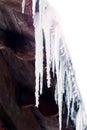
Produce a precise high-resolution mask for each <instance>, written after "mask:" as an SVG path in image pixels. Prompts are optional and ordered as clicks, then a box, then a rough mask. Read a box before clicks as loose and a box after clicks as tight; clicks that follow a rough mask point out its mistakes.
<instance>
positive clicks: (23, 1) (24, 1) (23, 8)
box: [22, 0, 26, 14]
mask: <svg viewBox="0 0 87 130" xmlns="http://www.w3.org/2000/svg"><path fill="white" fill-rule="evenodd" d="M25 3H26V0H22V13H23V14H24V10H25Z"/></svg>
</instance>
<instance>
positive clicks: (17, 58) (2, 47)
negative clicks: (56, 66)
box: [0, 0, 74, 130]
mask: <svg viewBox="0 0 87 130" xmlns="http://www.w3.org/2000/svg"><path fill="white" fill-rule="evenodd" d="M26 1H27V2H26V9H25V14H22V13H21V0H11V1H10V0H1V1H0V111H1V112H2V113H3V114H0V118H1V119H3V120H6V122H7V124H8V122H10V124H9V126H6V127H8V129H9V130H58V127H59V123H58V107H57V105H56V104H55V101H54V89H55V87H54V81H53V79H52V82H51V88H50V89H48V88H47V85H46V71H45V69H44V81H43V84H44V90H43V95H42V96H41V97H40V105H39V108H38V109H37V108H36V107H35V95H34V92H35V40H34V27H33V22H32V14H31V6H30V5H31V1H28V0H26ZM66 116H67V109H66V107H64V106H63V125H62V126H63V128H62V130H74V128H73V125H72V122H71V121H69V126H68V127H67V128H66V118H67V117H66ZM3 120H2V121H3ZM8 120H9V121H8ZM6 122H5V124H6Z"/></svg>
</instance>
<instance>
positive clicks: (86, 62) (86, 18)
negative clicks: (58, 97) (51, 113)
mask: <svg viewBox="0 0 87 130" xmlns="http://www.w3.org/2000/svg"><path fill="white" fill-rule="evenodd" d="M50 2H51V3H52V6H54V7H55V8H56V10H57V11H58V14H59V15H60V17H61V22H62V29H63V32H64V36H65V41H66V43H67V46H68V48H69V51H70V55H71V58H72V62H73V66H74V69H75V73H76V80H77V84H78V87H79V89H80V92H81V96H82V99H83V102H84V105H85V108H86V113H87V100H86V98H87V0H50Z"/></svg>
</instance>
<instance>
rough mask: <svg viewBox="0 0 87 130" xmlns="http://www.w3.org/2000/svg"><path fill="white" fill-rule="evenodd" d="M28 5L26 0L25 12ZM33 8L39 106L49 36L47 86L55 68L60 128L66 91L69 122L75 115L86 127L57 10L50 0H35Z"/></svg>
mask: <svg viewBox="0 0 87 130" xmlns="http://www.w3.org/2000/svg"><path fill="white" fill-rule="evenodd" d="M24 8H25V0H23V1H22V12H23V13H24ZM36 8H38V9H36ZM32 10H33V23H34V27H35V41H36V43H35V45H36V52H35V53H36V55H35V56H36V60H35V76H36V86H35V97H36V106H37V107H38V105H39V96H40V95H41V94H42V90H43V55H44V54H43V46H44V45H43V39H44V38H45V48H46V69H47V86H48V88H50V84H51V83H50V82H51V81H50V79H51V76H50V70H51V69H52V72H53V75H54V78H55V77H56V84H55V95H54V97H55V102H56V103H57V104H58V108H59V130H61V129H62V103H63V95H64V94H65V101H66V105H67V110H68V114H67V122H66V123H67V125H68V122H69V119H70V118H71V120H72V121H73V122H74V126H75V128H76V130H86V129H87V118H86V113H85V110H84V105H83V102H82V99H81V96H80V93H79V90H78V87H77V84H76V80H75V74H74V70H73V67H72V63H71V58H70V55H69V51H68V49H67V47H66V44H65V41H64V36H63V33H62V30H61V27H60V24H59V20H58V17H57V15H56V12H55V11H54V10H53V8H52V7H51V6H50V4H49V3H48V1H47V0H32ZM43 34H44V38H43Z"/></svg>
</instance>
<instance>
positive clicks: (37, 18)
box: [33, 0, 43, 107]
mask: <svg viewBox="0 0 87 130" xmlns="http://www.w3.org/2000/svg"><path fill="white" fill-rule="evenodd" d="M34 2H35V1H33V6H36V5H35V3H34ZM41 5H42V4H41V0H40V1H39V12H38V13H36V12H33V14H34V15H33V18H34V27H35V40H36V47H35V51H36V52H35V53H36V55H35V58H36V61H35V76H36V86H35V97H36V106H37V107H38V105H39V94H42V87H43V34H42V12H41V8H42V7H41ZM34 8H35V7H33V11H35V9H34ZM39 87H40V90H39Z"/></svg>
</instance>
